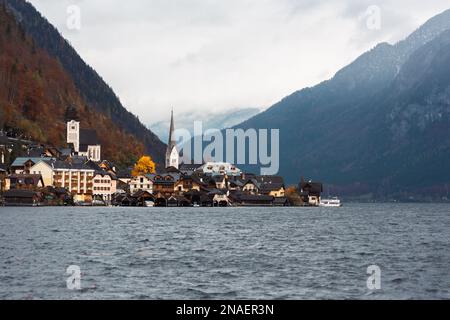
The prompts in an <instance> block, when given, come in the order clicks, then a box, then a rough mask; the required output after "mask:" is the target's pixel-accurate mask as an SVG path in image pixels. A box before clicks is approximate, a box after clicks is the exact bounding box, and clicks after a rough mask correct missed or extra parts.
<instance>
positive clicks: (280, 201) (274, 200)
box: [273, 197, 288, 204]
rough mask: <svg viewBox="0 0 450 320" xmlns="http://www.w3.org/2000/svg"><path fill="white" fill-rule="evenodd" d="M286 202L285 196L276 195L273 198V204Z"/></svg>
mask: <svg viewBox="0 0 450 320" xmlns="http://www.w3.org/2000/svg"><path fill="white" fill-rule="evenodd" d="M286 203H288V199H287V198H286V197H276V198H275V199H273V204H286Z"/></svg>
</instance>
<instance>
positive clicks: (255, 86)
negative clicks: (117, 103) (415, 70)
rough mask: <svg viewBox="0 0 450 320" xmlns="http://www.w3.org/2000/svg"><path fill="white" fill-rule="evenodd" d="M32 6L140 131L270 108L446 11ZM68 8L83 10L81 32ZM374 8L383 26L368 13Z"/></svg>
mask: <svg viewBox="0 0 450 320" xmlns="http://www.w3.org/2000/svg"><path fill="white" fill-rule="evenodd" d="M30 2H31V3H33V4H34V5H35V6H36V8H37V9H38V10H39V11H40V12H41V13H42V14H43V15H44V16H45V17H46V18H47V19H48V20H49V21H50V22H51V23H52V24H54V25H55V26H56V27H57V28H58V29H59V31H60V32H61V33H62V34H63V36H64V37H65V38H66V39H68V40H69V41H70V43H71V44H72V45H73V46H74V47H75V49H76V50H77V51H78V52H79V53H80V55H81V56H82V58H83V59H84V60H85V61H86V62H87V63H88V64H90V65H91V66H93V67H94V68H95V69H96V70H97V71H98V72H99V74H100V75H101V76H102V77H103V79H105V81H106V82H107V83H108V84H109V85H111V86H112V88H113V89H114V91H115V92H116V94H117V95H118V96H119V97H120V99H121V101H122V102H123V104H124V106H125V107H126V108H127V109H129V110H130V111H132V112H133V113H135V114H137V115H138V116H139V118H140V119H141V120H142V121H143V122H144V123H146V124H150V123H153V122H156V121H159V120H164V119H167V118H168V113H169V110H170V108H171V107H172V106H173V107H174V108H175V112H176V113H183V112H189V111H202V110H204V111H205V112H212V111H219V110H223V109H228V108H229V109H235V108H244V107H259V108H267V107H269V106H270V105H272V104H273V103H275V102H277V101H279V100H280V99H282V98H283V97H284V96H286V95H288V94H290V93H292V92H294V91H296V90H299V89H301V88H303V87H306V86H312V85H315V84H317V83H318V82H320V81H322V80H326V79H328V78H330V77H332V76H333V75H334V74H335V73H336V71H338V69H340V68H341V67H343V66H345V65H347V64H348V63H350V62H351V61H352V60H354V59H355V58H356V57H357V56H358V55H360V54H361V53H363V52H364V51H366V50H368V49H370V48H372V47H374V46H375V45H376V44H377V43H379V42H382V41H387V42H390V43H395V42H396V41H398V40H400V39H402V38H404V37H406V36H407V35H408V34H409V33H411V32H413V31H414V30H415V29H416V28H418V27H419V26H420V25H421V24H423V23H424V22H425V21H426V20H428V19H429V18H431V17H432V16H434V15H436V14H438V13H440V12H442V11H444V10H446V9H448V8H450V4H449V2H448V0H428V1H423V0H389V1H388V0H371V1H367V0H327V1H325V0H127V1H123V0H31V1H30ZM71 5H76V6H78V8H79V9H80V13H81V14H80V18H81V19H80V21H81V24H80V26H81V28H80V29H79V30H78V29H76V28H75V29H73V27H74V26H75V27H76V23H75V24H74V23H73V22H74V21H75V20H73V19H71V18H73V17H74V15H73V12H74V11H71V13H68V8H70V6H71ZM373 5H375V6H377V7H378V8H380V10H381V11H380V12H381V15H380V17H381V20H380V22H381V24H380V28H379V29H378V28H377V23H376V22H375V23H374V21H376V20H373V18H376V13H374V11H371V12H372V13H373V14H369V13H368V12H367V9H368V8H369V7H370V6H373ZM68 18H69V26H70V28H69V27H68V24H67V22H68ZM368 19H369V20H368ZM368 21H369V23H368ZM368 25H369V27H368Z"/></svg>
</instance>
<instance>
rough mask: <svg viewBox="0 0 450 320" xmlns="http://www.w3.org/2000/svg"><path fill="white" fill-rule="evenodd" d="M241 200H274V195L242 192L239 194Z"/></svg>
mask: <svg viewBox="0 0 450 320" xmlns="http://www.w3.org/2000/svg"><path fill="white" fill-rule="evenodd" d="M238 199H239V200H241V201H272V200H273V199H274V198H273V197H272V196H266V195H257V194H241V195H239V196H238Z"/></svg>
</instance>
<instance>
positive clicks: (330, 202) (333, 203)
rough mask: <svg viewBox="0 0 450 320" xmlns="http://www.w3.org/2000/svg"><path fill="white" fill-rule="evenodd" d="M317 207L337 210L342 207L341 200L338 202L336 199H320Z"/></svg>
mask: <svg viewBox="0 0 450 320" xmlns="http://www.w3.org/2000/svg"><path fill="white" fill-rule="evenodd" d="M319 207H330V208H338V207H342V203H341V200H339V199H338V198H337V197H335V198H332V199H321V200H320V204H319Z"/></svg>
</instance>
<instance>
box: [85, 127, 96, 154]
mask: <svg viewBox="0 0 450 320" xmlns="http://www.w3.org/2000/svg"><path fill="white" fill-rule="evenodd" d="M99 144H100V140H99V139H98V136H97V132H96V131H95V130H94V129H80V151H81V152H86V151H87V148H88V146H96V145H99Z"/></svg>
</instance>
